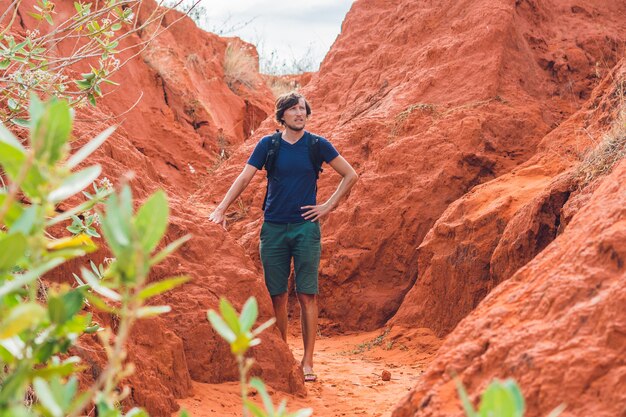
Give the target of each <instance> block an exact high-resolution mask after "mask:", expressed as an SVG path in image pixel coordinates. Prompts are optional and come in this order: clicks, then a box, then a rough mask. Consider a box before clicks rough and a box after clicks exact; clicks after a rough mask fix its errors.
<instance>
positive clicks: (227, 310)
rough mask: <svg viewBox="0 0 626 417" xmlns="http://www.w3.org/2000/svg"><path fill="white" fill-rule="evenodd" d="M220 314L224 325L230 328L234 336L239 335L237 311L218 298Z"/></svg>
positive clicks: (222, 298) (226, 301)
mask: <svg viewBox="0 0 626 417" xmlns="http://www.w3.org/2000/svg"><path fill="white" fill-rule="evenodd" d="M220 313H221V314H222V318H223V319H224V321H225V322H226V324H228V327H230V328H231V330H232V331H233V332H234V333H235V334H236V335H239V333H241V328H240V326H239V317H237V311H235V309H234V308H233V305H232V304H231V303H230V302H229V301H228V300H227V299H226V298H224V297H221V298H220Z"/></svg>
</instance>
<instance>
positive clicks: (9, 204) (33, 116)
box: [0, 96, 187, 417]
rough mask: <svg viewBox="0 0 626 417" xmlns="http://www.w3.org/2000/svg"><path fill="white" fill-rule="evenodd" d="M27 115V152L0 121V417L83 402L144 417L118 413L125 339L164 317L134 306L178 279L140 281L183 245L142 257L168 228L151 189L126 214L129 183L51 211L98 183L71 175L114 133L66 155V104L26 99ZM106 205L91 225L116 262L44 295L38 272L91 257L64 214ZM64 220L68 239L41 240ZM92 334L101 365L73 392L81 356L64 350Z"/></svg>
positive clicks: (88, 240)
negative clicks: (100, 316) (108, 323)
mask: <svg viewBox="0 0 626 417" xmlns="http://www.w3.org/2000/svg"><path fill="white" fill-rule="evenodd" d="M29 115H30V121H29V122H28V125H27V126H28V130H29V138H28V141H27V144H26V146H24V145H22V143H21V141H20V140H19V139H17V138H16V137H15V136H14V135H13V134H12V133H11V132H9V131H8V130H7V129H6V128H5V127H4V126H2V125H1V124H0V166H1V167H2V169H3V170H4V173H5V175H6V178H7V181H8V184H5V187H3V188H2V189H0V365H1V366H0V416H3V417H5V416H6V417H8V416H12V417H35V416H46V417H49V416H53V417H60V416H70V417H74V416H78V415H80V414H82V413H83V410H84V409H85V407H86V406H88V404H90V403H93V404H94V405H95V407H96V409H97V412H98V415H100V416H109V417H118V416H123V415H126V416H128V417H130V416H133V417H139V416H147V414H146V412H145V411H143V410H141V409H137V408H133V409H132V410H130V411H129V412H128V413H126V414H124V413H123V412H122V411H121V410H120V409H119V404H120V402H121V401H122V400H124V398H125V397H126V396H127V395H128V393H129V392H130V390H129V389H118V386H119V384H120V383H121V382H122V380H123V379H124V378H126V377H127V376H128V375H130V374H131V373H132V367H131V365H129V364H126V363H125V362H124V358H125V357H126V352H125V342H126V340H127V338H128V336H129V333H130V329H131V327H132V325H133V323H134V322H135V321H136V320H138V319H140V318H143V317H150V316H154V315H158V314H161V313H164V312H167V311H169V307H168V306H146V305H145V303H146V301H148V300H149V299H151V298H152V297H154V296H156V295H158V294H161V293H163V292H165V291H167V290H169V289H171V288H173V287H175V286H177V285H180V284H181V283H183V282H185V280H186V278H185V277H175V278H170V279H166V280H163V281H159V282H156V283H152V284H148V282H147V279H148V273H149V271H150V268H151V267H152V266H154V265H155V264H157V263H159V262H161V261H162V260H163V259H164V258H165V257H166V256H167V255H168V254H169V253H171V252H172V251H173V250H175V249H176V248H177V247H178V246H180V245H181V244H182V243H183V242H184V241H185V240H186V239H187V238H186V237H185V238H183V239H179V240H177V241H176V242H174V243H172V244H170V245H169V246H168V247H166V248H165V249H163V250H162V251H160V252H158V253H156V254H153V251H154V250H155V248H156V246H157V244H158V243H159V241H160V240H161V238H162V236H163V234H164V232H165V229H166V227H167V218H168V204H167V199H166V197H165V194H164V193H163V192H162V191H158V192H156V193H155V194H153V195H152V196H151V197H150V198H148V199H147V200H146V202H145V203H144V204H143V205H142V206H141V207H140V208H139V210H138V211H137V213H136V214H135V215H133V202H132V195H131V191H130V188H129V187H128V186H123V187H122V188H121V190H120V191H119V193H112V190H111V189H108V188H106V187H103V188H98V187H96V193H95V194H94V195H91V194H87V196H88V199H87V201H85V202H83V203H81V204H79V205H77V206H75V207H73V208H71V209H69V210H67V211H65V212H63V213H60V214H59V213H57V211H56V207H57V206H58V205H59V204H62V203H64V202H66V200H68V199H69V198H71V197H72V196H74V195H75V194H77V193H79V192H81V191H82V190H84V189H85V188H86V187H88V186H89V185H91V184H92V182H94V181H95V180H96V179H97V177H98V176H99V175H100V171H101V168H100V166H99V165H92V166H88V167H86V168H83V169H80V170H78V171H74V169H75V168H76V167H77V166H78V165H79V164H81V163H82V162H83V161H84V160H85V159H86V158H87V157H89V155H90V154H91V153H92V152H94V151H95V150H96V149H97V148H98V147H99V146H100V145H101V144H102V143H103V142H104V141H105V140H106V139H107V137H108V136H109V135H110V134H111V133H112V132H113V129H107V130H105V131H104V132H103V133H101V134H100V135H98V136H97V137H96V138H94V139H93V140H92V141H90V142H89V143H87V144H86V145H85V146H83V147H82V148H81V149H79V150H78V151H76V152H75V153H74V154H73V155H71V156H70V155H69V152H68V151H69V147H68V139H69V137H70V132H71V130H72V115H71V112H70V106H69V104H68V103H67V102H65V101H61V100H57V99H51V100H50V101H49V102H47V103H45V104H44V103H42V102H40V101H39V100H38V99H37V98H36V97H34V96H33V98H32V100H31V103H30V106H29ZM105 200H106V210H105V214H103V213H101V212H100V211H99V212H98V217H99V218H100V222H101V229H102V233H103V235H104V237H105V239H106V241H107V243H108V246H109V248H110V249H111V251H112V253H113V255H114V256H115V258H114V259H113V260H112V262H110V263H109V265H108V266H107V267H106V268H102V270H100V269H98V272H99V274H96V273H95V272H92V271H90V270H88V269H87V268H81V280H80V281H81V282H83V283H84V285H80V286H79V287H74V288H72V287H71V286H70V285H69V284H67V283H64V284H61V285H60V286H59V287H58V288H54V289H48V288H47V287H46V286H45V285H44V283H43V281H42V280H41V277H42V276H43V275H44V274H46V273H47V272H49V271H51V270H53V269H54V268H56V267H58V266H59V265H61V264H63V263H64V262H67V261H68V260H71V259H76V258H78V257H81V256H83V255H85V254H87V253H90V252H93V251H95V250H96V249H97V244H96V243H95V242H94V241H93V240H92V237H94V234H96V233H93V232H95V229H93V231H91V233H90V229H92V228H93V222H92V223H90V224H89V225H84V224H83V226H79V225H78V224H77V222H76V219H75V218H74V217H73V216H76V215H79V214H82V213H84V212H85V211H86V210H89V209H91V208H93V207H98V205H99V204H100V203H102V202H103V201H105ZM87 218H88V216H87ZM70 219H74V222H73V223H72V225H71V226H69V227H70V228H73V230H72V231H73V232H74V233H76V234H74V235H70V236H66V237H61V238H54V237H52V236H53V233H51V232H52V231H53V230H57V231H58V229H59V227H58V226H57V225H61V224H64V223H69V220H70ZM81 224H82V222H81ZM55 227H56V229H55ZM92 270H93V267H92ZM68 278H69V277H68ZM68 281H69V280H68ZM86 300H87V301H86ZM87 303H88V306H89V307H90V308H89V309H87V308H86V306H87ZM94 308H95V309H98V310H102V311H104V312H106V313H110V314H114V315H116V316H117V317H118V318H119V326H118V330H117V333H116V334H113V332H112V330H111V329H105V328H102V327H100V326H99V325H98V324H97V323H95V322H94V321H93V320H92V314H91V313H90V312H89V311H88V310H91V309H94ZM95 332H97V333H98V334H99V336H100V340H101V342H102V344H103V348H104V351H105V352H106V355H107V360H108V363H107V364H106V366H105V367H104V369H103V370H102V372H101V373H100V374H99V376H97V378H96V381H95V382H94V384H93V385H92V386H91V387H89V388H88V389H87V390H85V391H83V392H79V390H78V379H77V374H78V372H79V371H80V370H81V367H80V365H79V363H80V358H78V357H75V356H69V352H70V349H71V348H72V346H74V345H75V344H76V342H77V340H78V338H79V337H80V336H81V335H83V334H89V333H95Z"/></svg>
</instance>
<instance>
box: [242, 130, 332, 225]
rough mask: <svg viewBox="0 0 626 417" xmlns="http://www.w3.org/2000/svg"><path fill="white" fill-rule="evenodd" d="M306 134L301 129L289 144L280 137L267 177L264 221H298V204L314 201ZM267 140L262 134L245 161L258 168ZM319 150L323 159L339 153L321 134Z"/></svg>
mask: <svg viewBox="0 0 626 417" xmlns="http://www.w3.org/2000/svg"><path fill="white" fill-rule="evenodd" d="M310 135H311V134H310V133H309V132H306V131H305V132H304V135H303V136H302V137H301V138H300V139H299V140H298V141H297V142H296V143H294V144H293V145H292V144H290V143H289V142H287V141H285V140H284V139H282V138H281V139H280V151H279V152H278V158H277V159H276V161H275V168H274V175H272V178H270V179H268V181H269V190H268V192H267V203H266V205H265V221H268V222H271V223H283V224H284V223H298V222H302V221H304V217H302V213H304V210H302V209H301V208H300V207H302V206H313V205H315V204H316V200H315V197H316V195H315V194H316V190H317V187H316V181H317V176H316V173H315V169H314V167H313V163H312V162H311V157H310V156H309V145H308V140H309V136H310ZM271 141H272V136H271V135H270V136H265V137H263V138H262V139H261V140H260V141H259V143H257V145H256V147H255V148H254V151H253V152H252V155H250V159H248V164H250V165H252V166H253V167H255V168H256V169H261V168H262V167H263V164H265V160H266V159H267V151H268V149H269V146H270V144H271ZM320 153H321V155H322V160H323V161H324V162H326V163H329V162H330V161H332V160H333V159H335V158H336V157H337V156H339V152H337V150H336V149H335V147H334V146H333V145H332V144H331V143H330V142H329V141H327V140H326V139H324V138H320Z"/></svg>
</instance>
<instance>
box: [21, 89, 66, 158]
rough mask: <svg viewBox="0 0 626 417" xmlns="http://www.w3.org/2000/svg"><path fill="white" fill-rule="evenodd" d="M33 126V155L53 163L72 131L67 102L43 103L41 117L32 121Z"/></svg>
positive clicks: (63, 150)
mask: <svg viewBox="0 0 626 417" xmlns="http://www.w3.org/2000/svg"><path fill="white" fill-rule="evenodd" d="M31 122H33V121H32V119H31ZM33 126H34V127H33V130H32V131H31V144H32V146H33V148H34V149H35V157H36V158H37V159H39V160H41V161H43V162H45V163H47V164H49V165H53V164H54V163H55V162H57V161H58V160H59V159H61V157H62V155H63V154H64V153H65V148H66V145H67V141H68V139H69V136H70V132H71V131H72V117H71V113H70V107H69V104H68V103H67V102H66V101H64V100H55V99H52V100H50V101H49V102H48V103H46V104H45V106H44V112H43V114H42V115H41V117H39V118H38V119H37V121H36V123H35V122H33Z"/></svg>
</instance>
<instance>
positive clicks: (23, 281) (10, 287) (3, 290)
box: [0, 258, 65, 297]
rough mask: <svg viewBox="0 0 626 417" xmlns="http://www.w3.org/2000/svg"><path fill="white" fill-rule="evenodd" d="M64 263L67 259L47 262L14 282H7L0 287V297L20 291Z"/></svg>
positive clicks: (17, 276)
mask: <svg viewBox="0 0 626 417" xmlns="http://www.w3.org/2000/svg"><path fill="white" fill-rule="evenodd" d="M63 262H65V259H63V258H53V259H51V260H49V261H47V262H45V263H44V264H43V265H40V266H38V267H37V268H33V269H31V270H30V271H27V272H25V273H23V274H18V275H16V277H15V279H14V280H13V281H6V282H4V283H3V284H2V286H1V287H0V297H4V296H5V295H7V294H10V293H12V292H15V291H17V290H19V289H20V288H22V287H23V286H25V285H28V284H30V283H31V282H33V281H34V280H36V279H37V278H39V277H40V276H41V275H43V274H45V273H46V272H48V271H50V270H51V269H53V268H56V267H57V266H59V265H61V264H62V263H63Z"/></svg>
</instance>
